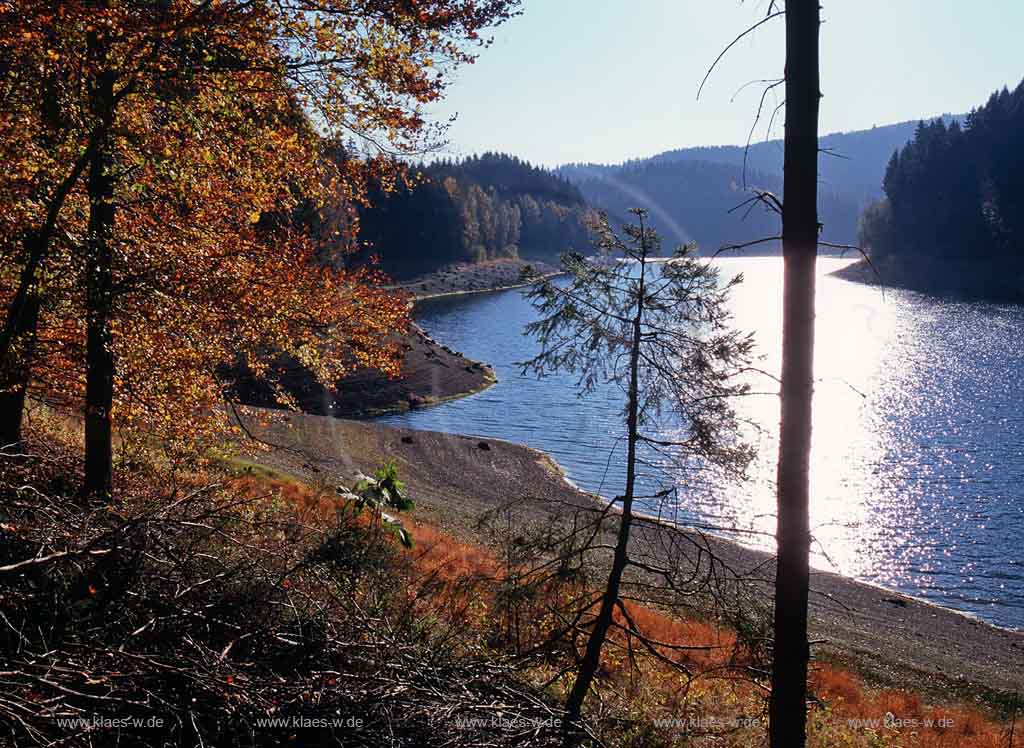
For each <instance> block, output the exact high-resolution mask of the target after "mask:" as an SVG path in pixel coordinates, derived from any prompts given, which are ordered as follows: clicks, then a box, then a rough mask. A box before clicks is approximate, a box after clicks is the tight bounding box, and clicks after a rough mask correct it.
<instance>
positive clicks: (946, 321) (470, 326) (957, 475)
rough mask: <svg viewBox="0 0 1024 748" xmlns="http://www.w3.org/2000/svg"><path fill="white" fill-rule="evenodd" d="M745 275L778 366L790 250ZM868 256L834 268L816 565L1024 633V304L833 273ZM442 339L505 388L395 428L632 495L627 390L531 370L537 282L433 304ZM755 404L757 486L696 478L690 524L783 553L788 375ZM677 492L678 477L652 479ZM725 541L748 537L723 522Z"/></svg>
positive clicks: (823, 340) (823, 356) (742, 321)
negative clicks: (780, 450)
mask: <svg viewBox="0 0 1024 748" xmlns="http://www.w3.org/2000/svg"><path fill="white" fill-rule="evenodd" d="M714 262H715V263H716V264H718V265H719V266H720V268H721V270H722V273H723V276H724V275H735V274H737V273H742V274H743V276H744V282H743V283H742V284H741V285H740V286H739V287H738V288H737V289H736V290H735V291H734V293H733V298H732V301H731V307H732V309H733V312H734V315H735V320H734V323H735V326H736V327H738V328H740V329H742V330H745V331H750V332H753V333H754V335H755V339H756V341H757V351H758V354H759V356H761V359H760V360H759V361H758V366H759V367H760V368H761V369H763V370H764V371H766V372H768V373H769V374H776V375H777V374H778V371H779V349H780V340H781V291H782V262H781V259H780V258H771V257H756V258H723V259H717V260H715V261H714ZM849 262H850V260H842V259H835V258H821V259H820V260H819V281H818V305H817V322H816V337H817V347H816V354H815V369H816V371H815V374H816V382H815V399H814V436H813V449H812V455H811V489H812V510H811V511H812V517H811V522H812V527H813V532H814V537H815V540H816V542H815V546H814V552H815V558H814V561H813V563H814V565H815V566H816V567H818V568H821V569H828V570H832V571H837V572H839V573H841V574H844V575H847V576H850V577H854V578H857V579H861V580H864V581H869V582H872V583H876V584H879V585H882V586H884V587H887V588H890V589H894V590H898V591H900V592H904V593H907V594H910V595H914V596H916V597H920V598H924V599H927V600H929V601H932V602H934V603H937V604H940V605H945V606H948V607H951V608H955V609H958V610H961V611H964V612H967V613H971V614H974V615H977V616H978V617H979V618H982V619H984V620H987V621H989V622H991V623H995V624H998V625H1002V626H1008V627H1013V628H1024V346H1022V341H1024V307H1019V306H1002V305H995V304H984V303H967V302H959V301H950V300H942V299H937V298H934V297H930V296H925V295H921V294H917V293H913V292H909V291H901V290H893V289H886V290H885V291H884V292H883V291H882V290H880V289H879V288H877V287H871V286H865V285H860V284H855V283H850V282H847V281H843V280H839V279H837V278H834V277H829V275H828V273H830V272H832V271H833V270H836V269H838V268H840V267H842V266H843V265H845V264H847V263H849ZM416 316H417V318H418V321H419V322H420V324H421V325H422V326H423V327H424V328H425V329H426V330H427V331H428V332H429V333H430V334H431V335H432V336H433V337H435V338H436V339H438V340H440V341H442V342H444V343H445V344H447V345H448V346H449V347H451V348H454V349H455V350H459V351H462V352H463V353H465V354H466V355H467V356H469V357H470V358H473V359H476V360H479V361H485V362H487V363H489V364H491V365H492V366H493V367H494V369H495V371H496V373H497V375H498V380H499V381H498V383H497V384H496V385H494V386H493V387H491V388H490V389H488V390H486V391H484V392H482V393H480V394H477V395H474V396H472V397H468V398H464V399H461V400H456V401H452V402H449V403H445V404H443V405H439V406H437V407H433V408H428V409H423V410H417V411H412V412H410V413H406V414H401V415H395V416H388V417H385V418H382V419H380V420H381V421H382V422H385V423H390V424H393V425H405V426H410V427H414V428H420V429H432V430H436V431H447V432H454V433H465V434H473V435H479V436H485V437H492V438H500V439H507V440H510V441H516V442H523V443H525V444H528V445H530V446H532V447H535V448H537V449H541V450H544V451H545V452H548V453H549V454H550V455H552V457H554V458H555V459H556V460H557V461H558V462H559V464H560V465H561V466H562V467H563V468H564V470H565V471H566V473H567V475H568V477H569V478H570V480H572V481H573V482H574V483H576V484H577V485H579V486H581V487H582V488H584V489H587V490H590V491H594V492H597V493H600V494H602V495H604V496H614V495H615V494H617V493H619V492H621V488H622V483H623V476H624V468H623V465H622V459H621V457H622V454H621V453H622V451H623V450H621V449H619V446H620V444H621V441H620V437H621V434H622V432H623V426H622V419H621V405H622V403H621V391H620V390H618V389H617V388H615V387H612V386H607V387H602V388H599V389H598V391H597V392H595V393H593V394H591V395H588V396H586V397H584V398H580V397H578V396H577V394H576V389H575V387H574V381H575V380H574V378H573V377H572V376H568V375H566V376H561V375H560V376H555V377H550V378H546V379H542V380H538V379H536V378H533V377H524V376H522V375H521V374H520V370H519V367H518V366H517V365H516V362H518V361H522V360H524V359H527V358H529V357H530V356H531V355H533V353H534V352H535V351H536V350H537V348H536V343H535V342H534V341H533V340H531V339H530V338H527V337H524V336H523V334H522V330H523V326H524V325H525V324H526V323H527V322H529V321H531V320H532V319H534V313H533V310H532V308H531V307H530V305H529V303H528V302H527V301H526V300H525V299H523V297H522V295H521V293H520V292H519V291H515V290H513V291H502V292H495V293H490V294H481V295H472V296H458V297H448V298H442V299H435V300H428V301H424V302H421V303H420V304H418V305H417V307H416ZM753 385H754V389H755V390H756V391H758V392H760V393H764V394H755V395H748V396H746V397H744V398H742V399H740V401H739V402H737V405H736V407H737V410H738V411H739V412H740V413H741V414H742V415H743V416H744V417H746V418H749V419H750V420H751V421H753V422H755V423H757V424H759V425H760V426H761V428H760V429H759V430H757V431H754V432H751V433H750V435H749V436H750V438H751V439H752V440H753V443H754V444H755V446H756V447H757V449H758V457H757V459H756V460H755V464H754V465H753V467H752V469H751V471H750V473H751V474H750V479H749V480H748V481H746V482H745V483H743V484H740V485H733V484H727V483H722V484H719V483H715V485H710V486H709V485H707V484H706V482H701V481H693V480H692V476H691V471H682V470H681V471H679V473H678V474H677V475H676V476H675V478H674V480H675V482H676V483H677V484H678V485H679V486H680V487H681V488H680V491H679V494H678V499H677V502H678V503H677V505H676V506H675V507H674V509H675V510H676V511H677V516H678V518H679V520H680V521H682V522H687V523H693V524H701V525H709V526H713V527H718V528H724V527H731V528H735V529H737V530H739V531H741V532H738V533H734V534H733V537H734V538H735V539H736V540H738V541H739V542H741V543H744V544H747V545H752V546H755V547H759V548H764V549H772V548H773V546H774V538H773V533H774V526H775V495H774V466H775V458H776V450H777V434H778V407H779V405H778V396H777V394H775V393H777V391H778V385H777V382H775V381H773V380H772V379H771V378H770V377H768V376H762V377H759V378H758V379H757V380H755V381H754V382H753ZM645 479H646V480H648V481H649V483H650V485H651V486H652V487H654V486H655V485H660V484H663V483H664V481H665V477H664V475H663V474H660V475H654V474H650V475H647V476H645ZM719 532H720V533H721V534H726V535H728V534H730V533H728V532H726V531H724V530H719Z"/></svg>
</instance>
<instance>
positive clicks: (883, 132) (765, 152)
mask: <svg viewBox="0 0 1024 748" xmlns="http://www.w3.org/2000/svg"><path fill="white" fill-rule="evenodd" d="M953 119H954V116H953V115H949V114H944V115H942V120H943V121H944V122H945V123H946V124H947V125H949V124H950V123H951V122H952V121H953ZM916 127H917V120H911V121H907V122H897V123H895V124H891V125H883V126H880V127H872V128H871V129H870V130H855V131H851V132H839V133H831V134H829V135H823V136H822V137H821V139H820V145H821V148H822V149H823V150H825V151H826V153H823V154H822V155H821V158H820V159H819V160H820V164H819V169H820V171H821V186H822V189H823V190H825V191H827V192H835V193H841V194H844V195H847V196H849V197H851V198H853V199H854V200H856V201H857V202H859V203H861V205H862V206H863V204H865V203H867V202H868V201H870V200H875V199H877V198H879V197H881V196H882V177H883V176H884V175H885V166H886V164H887V163H888V162H889V157H890V156H891V155H892V152H893V151H894V150H896V149H897V148H902V147H903V146H904V145H905V144H906V143H907V141H909V140H910V139H911V138H912V137H914V130H915V128H916ZM744 150H745V149H744V147H743V146H738V145H725V146H702V147H697V148H680V149H676V150H671V151H665V152H663V153H659V154H657V155H655V156H651V157H649V158H645V159H637V160H633V161H627V162H626V163H625V164H622V165H621V166H605V165H599V164H569V165H566V166H563V167H561V168H560V169H559V173H561V174H562V176H565V177H568V178H569V179H572V180H574V181H578V180H579V179H582V178H586V177H591V176H594V175H595V174H597V173H604V174H611V173H614V172H616V171H618V170H620V169H623V168H631V167H635V166H639V165H644V164H649V163H674V162H679V161H711V162H715V163H720V164H730V165H732V166H735V167H742V166H743V164H744ZM746 166H747V170H748V176H749V173H750V172H762V173H764V174H771V175H775V176H777V177H781V175H782V141H781V140H769V141H764V142H757V143H751V145H750V149H749V150H748V151H747V154H746Z"/></svg>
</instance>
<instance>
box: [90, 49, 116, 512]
mask: <svg viewBox="0 0 1024 748" xmlns="http://www.w3.org/2000/svg"><path fill="white" fill-rule="evenodd" d="M89 47H90V60H91V61H92V63H93V65H94V66H95V71H96V72H95V79H94V83H93V90H92V92H91V98H92V109H93V114H94V115H95V116H96V118H97V120H98V122H99V132H100V134H99V136H98V138H97V141H96V147H95V148H94V149H93V152H92V154H91V158H90V161H89V178H88V190H89V233H88V237H87V239H86V252H85V259H86V270H85V287H86V288H85V301H86V354H85V356H86V381H85V484H84V486H83V488H84V491H85V492H86V493H87V494H109V493H110V490H111V482H112V476H113V448H112V443H111V420H110V416H111V409H112V406H113V400H114V351H113V345H112V343H113V340H112V336H111V330H110V316H111V308H112V302H113V285H114V284H113V254H112V252H113V250H112V247H111V237H112V233H113V228H114V175H113V173H112V170H113V166H114V163H113V137H112V132H111V130H112V128H111V125H112V120H113V113H114V76H113V75H112V74H111V73H110V72H109V71H108V70H107V69H106V62H107V60H106V41H105V40H103V39H102V38H100V37H99V35H98V33H97V32H90V35H89Z"/></svg>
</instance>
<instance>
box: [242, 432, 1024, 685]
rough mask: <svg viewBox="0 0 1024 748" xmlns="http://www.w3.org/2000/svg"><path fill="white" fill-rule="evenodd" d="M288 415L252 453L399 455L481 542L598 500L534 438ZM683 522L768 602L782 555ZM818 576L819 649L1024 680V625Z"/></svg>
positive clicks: (815, 617)
mask: <svg viewBox="0 0 1024 748" xmlns="http://www.w3.org/2000/svg"><path fill="white" fill-rule="evenodd" d="M284 418H285V419H286V425H285V426H282V425H280V424H278V425H270V426H266V427H259V426H256V425H255V424H253V426H251V427H252V428H259V429H262V434H263V438H267V439H268V440H269V441H271V442H273V443H275V444H278V445H280V446H281V449H277V450H274V451H272V452H269V453H256V454H253V455H252V456H251V458H250V459H253V460H254V461H256V462H258V463H260V464H261V465H264V466H266V467H268V468H270V469H273V470H279V471H283V472H285V473H287V474H290V475H294V476H298V477H299V478H301V479H302V480H305V481H309V482H313V483H324V481H327V482H328V483H330V482H332V481H333V482H334V485H336V484H337V481H338V480H339V479H340V480H348V479H350V478H351V477H352V476H353V475H354V474H355V473H356V472H359V471H362V472H369V471H371V470H372V469H374V468H375V467H376V466H377V465H379V464H380V463H381V462H383V461H384V460H385V459H393V460H395V462H396V463H397V464H398V466H399V470H400V474H401V475H402V476H403V480H404V481H406V483H407V485H408V486H409V487H410V491H411V492H412V494H413V497H414V500H416V502H417V509H416V510H415V511H414V512H413V514H412V517H413V518H414V519H415V518H420V519H423V520H425V521H427V522H429V523H432V524H436V525H437V526H439V527H440V528H442V529H444V530H446V531H448V532H450V533H451V534H453V535H455V536H456V537H460V538H463V539H465V540H467V541H469V542H472V543H476V544H480V543H481V538H480V533H479V528H478V520H479V518H480V516H481V515H482V514H483V513H485V512H487V511H488V510H492V509H494V508H496V507H497V506H500V505H502V504H503V503H505V502H506V501H508V500H509V499H515V498H516V497H527V496H532V497H537V496H542V497H545V498H546V499H549V500H551V501H557V502H561V503H563V504H565V505H567V506H577V507H593V506H594V505H595V503H596V502H598V501H599V500H600V497H597V496H595V495H593V494H589V493H587V492H584V491H581V490H580V489H578V488H577V487H575V486H573V485H572V484H571V482H569V481H568V480H567V479H566V477H565V473H564V471H563V470H562V469H561V467H560V466H559V465H558V463H557V462H556V461H555V460H554V459H553V458H552V457H550V456H549V455H547V454H546V453H544V452H541V451H539V450H535V449H533V448H530V447H527V446H525V445H521V444H515V443H512V442H506V441H503V440H499V439H491V438H484V437H468V436H462V435H455V434H444V433H440V432H431V431H420V430H415V429H409V428H396V427H390V426H383V425H377V424H372V423H366V422H361V421H345V420H341V419H333V418H329V417H321V416H309V415H300V414H289V415H286V416H284ZM517 515H518V516H520V517H521V518H522V520H523V521H524V522H533V521H537V522H550V521H551V519H550V517H549V516H546V515H544V514H543V513H541V512H539V511H538V509H537V507H536V506H534V504H533V503H531V502H530V501H526V500H525V499H524V500H523V501H522V502H519V503H517ZM652 526H653V525H652ZM679 529H680V530H681V531H682V533H683V534H686V535H689V536H690V537H691V538H693V539H695V540H697V541H698V542H699V543H701V544H706V546H707V547H708V548H709V549H711V550H712V552H713V553H714V554H715V556H716V557H718V558H719V559H721V561H722V563H723V564H725V566H726V568H729V569H732V570H735V571H736V573H737V574H738V575H739V576H740V577H742V578H743V579H745V580H747V582H748V583H749V584H750V585H751V589H752V590H755V593H754V594H755V596H756V597H758V598H759V599H762V601H770V589H771V584H772V578H773V575H774V564H772V563H771V562H772V559H773V558H774V555H773V554H771V553H768V552H765V551H758V550H753V549H750V548H747V547H745V546H742V545H740V544H739V543H737V542H735V541H733V540H730V539H728V538H722V537H719V536H714V535H708V534H706V533H703V532H701V531H699V530H694V529H692V528H685V527H683V526H679ZM651 532H653V533H654V534H655V535H657V534H659V533H661V532H662V531H660V530H651ZM665 534H667V532H666V533H665ZM652 537H653V536H652ZM811 585H812V597H811V632H812V633H811V636H812V639H814V640H816V641H818V642H819V644H818V645H816V647H815V655H816V657H818V658H820V659H826V660H836V661H839V662H842V663H844V664H847V665H849V666H851V667H854V668H855V669H857V670H858V671H860V672H861V673H862V674H864V675H865V676H866V677H867V678H868V679H869V680H871V681H873V682H877V683H881V684H890V685H892V684H895V685H897V686H905V687H908V688H915V689H917V690H920V689H921V688H922V682H924V683H926V684H928V686H929V687H932V686H933V687H934V689H933V690H934V691H935V692H936V693H938V694H940V695H941V694H946V695H948V694H950V693H957V694H969V695H972V696H981V697H983V698H994V699H998V698H1001V697H1005V696H1007V695H1009V694H1012V693H1014V692H1018V691H1021V690H1024V631H1019V630H1012V629H1004V628H1000V627H996V626H993V625H990V624H987V623H984V622H982V621H981V620H980V619H978V618H977V617H974V616H971V615H968V614H965V613H962V612H960V611H956V610H953V609H951V608H946V607H943V606H940V605H937V604H935V603H931V602H928V601H924V600H919V599H917V598H914V597H910V596H908V595H905V594H902V593H899V592H895V591H892V590H889V589H887V588H885V587H882V586H879V585H876V584H872V583H867V582H860V581H857V580H854V579H851V578H848V577H843V576H840V575H839V574H836V573H835V572H829V571H821V570H818V569H812V570H811ZM922 679H923V681H922Z"/></svg>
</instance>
